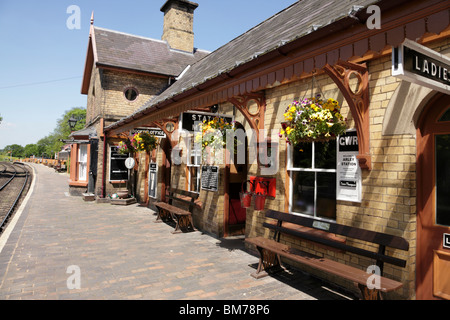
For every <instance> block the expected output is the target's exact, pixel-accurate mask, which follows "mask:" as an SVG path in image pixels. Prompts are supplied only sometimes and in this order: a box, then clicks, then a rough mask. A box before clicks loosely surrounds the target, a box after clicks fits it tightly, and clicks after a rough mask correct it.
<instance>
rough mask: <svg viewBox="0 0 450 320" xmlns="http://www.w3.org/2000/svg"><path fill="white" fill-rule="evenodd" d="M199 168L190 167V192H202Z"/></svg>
mask: <svg viewBox="0 0 450 320" xmlns="http://www.w3.org/2000/svg"><path fill="white" fill-rule="evenodd" d="M199 171H200V170H199V167H189V173H190V180H191V181H190V186H189V191H193V192H200V179H199Z"/></svg>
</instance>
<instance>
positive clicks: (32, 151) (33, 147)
mask: <svg viewBox="0 0 450 320" xmlns="http://www.w3.org/2000/svg"><path fill="white" fill-rule="evenodd" d="M23 153H24V157H25V158H30V157H31V156H36V157H37V156H38V155H39V152H38V146H37V144H34V143H32V144H27V145H26V146H25V147H24V148H23Z"/></svg>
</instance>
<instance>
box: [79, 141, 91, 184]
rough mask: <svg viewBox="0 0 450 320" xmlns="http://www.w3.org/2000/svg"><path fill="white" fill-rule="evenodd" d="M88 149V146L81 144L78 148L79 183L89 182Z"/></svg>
mask: <svg viewBox="0 0 450 320" xmlns="http://www.w3.org/2000/svg"><path fill="white" fill-rule="evenodd" d="M88 149H89V148H88V145H87V144H80V146H79V148H78V181H87V180H88V170H87V169H88V168H87V165H88ZM82 150H83V151H85V152H82ZM82 168H83V169H82Z"/></svg>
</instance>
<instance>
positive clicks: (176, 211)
mask: <svg viewBox="0 0 450 320" xmlns="http://www.w3.org/2000/svg"><path fill="white" fill-rule="evenodd" d="M198 196H199V194H198V193H194V192H190V191H185V190H179V189H171V190H170V191H169V195H167V196H166V197H167V198H168V199H169V200H168V202H156V203H155V206H156V208H157V209H158V212H157V217H156V221H155V222H161V221H168V220H173V221H175V222H176V226H175V230H174V231H172V233H179V232H182V231H183V230H184V231H194V230H195V228H194V223H193V221H192V212H193V211H194V206H195V200H196V199H197V198H198ZM189 198H190V200H188V199H189ZM186 209H187V210H186Z"/></svg>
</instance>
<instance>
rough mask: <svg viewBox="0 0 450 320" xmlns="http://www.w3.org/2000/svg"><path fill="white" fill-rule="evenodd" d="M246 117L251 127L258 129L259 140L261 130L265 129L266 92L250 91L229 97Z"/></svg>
mask: <svg viewBox="0 0 450 320" xmlns="http://www.w3.org/2000/svg"><path fill="white" fill-rule="evenodd" d="M228 101H229V102H231V103H232V104H233V105H234V106H235V107H236V108H237V109H238V110H239V111H240V112H241V113H242V114H243V115H244V117H245V119H246V120H247V121H248V123H249V124H250V126H251V128H252V129H253V130H255V131H256V134H257V139H258V140H257V141H258V142H259V130H260V129H264V115H265V113H266V97H265V95H264V93H250V94H246V95H244V96H238V97H233V98H229V99H228Z"/></svg>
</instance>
